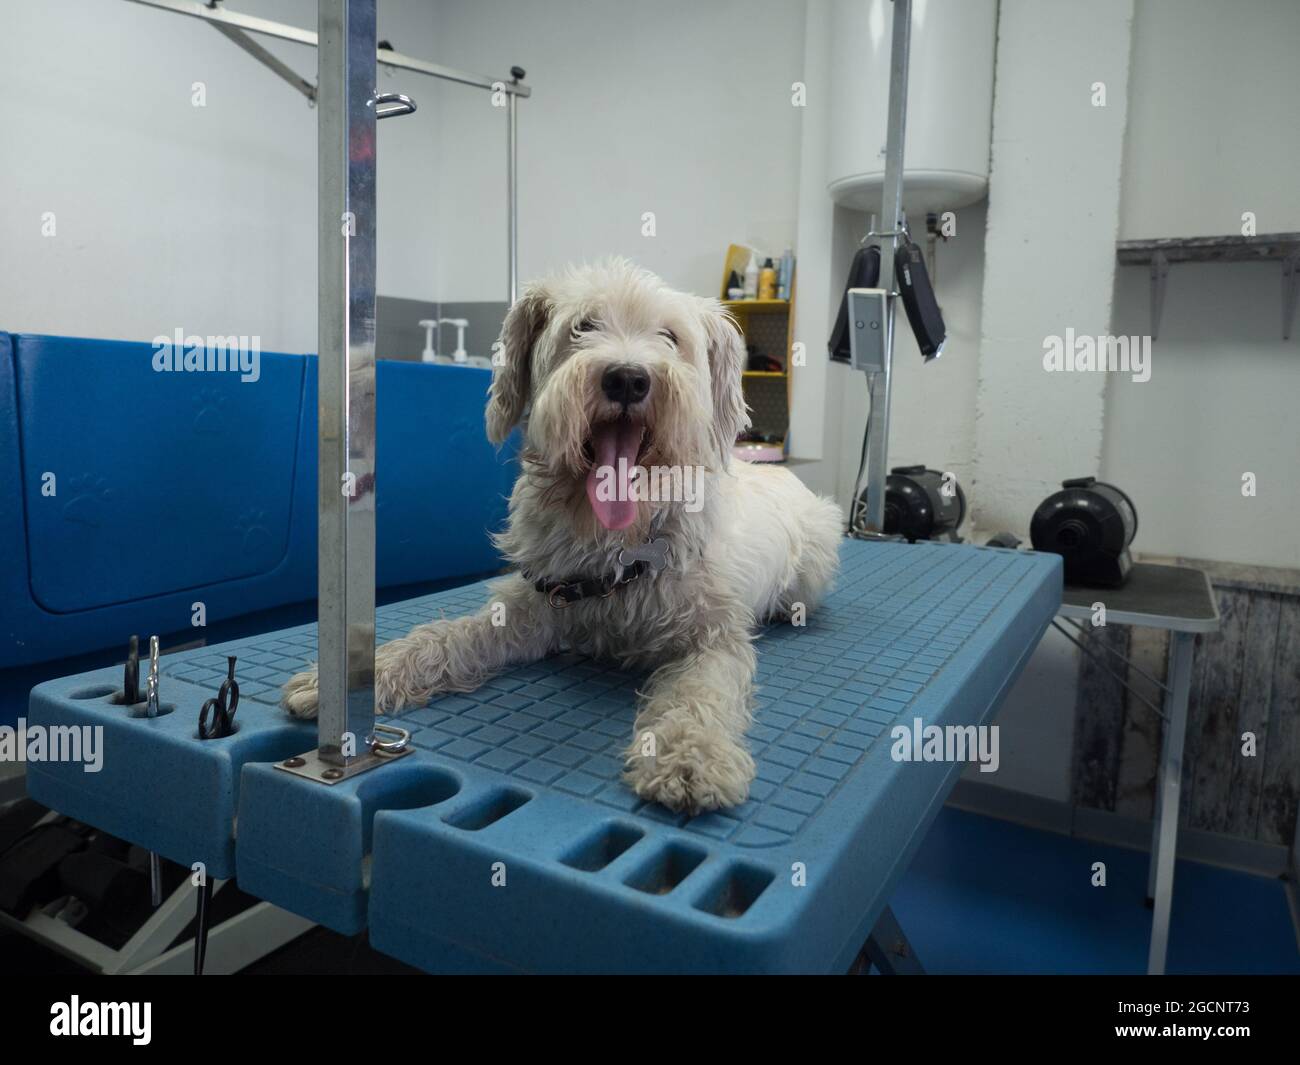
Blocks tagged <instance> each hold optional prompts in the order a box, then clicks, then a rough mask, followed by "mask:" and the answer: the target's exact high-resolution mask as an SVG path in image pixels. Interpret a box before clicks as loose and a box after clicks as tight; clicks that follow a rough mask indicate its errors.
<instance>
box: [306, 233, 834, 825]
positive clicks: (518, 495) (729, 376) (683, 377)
mask: <svg viewBox="0 0 1300 1065" xmlns="http://www.w3.org/2000/svg"><path fill="white" fill-rule="evenodd" d="M500 353H501V356H502V357H501V358H500V359H499V360H498V361H499V363H500V365H498V366H497V368H496V370H495V372H494V376H493V380H492V388H491V392H490V395H489V400H488V406H487V429H488V436H489V437H490V438H491V439H492V441H493V442H495V443H501V442H502V441H504V440H505V438H506V437H507V436H508V435H509V434H510V432H511V431H512V430H513V429H514V427H515V426H516V425H519V424H521V423H522V424H523V426H524V430H523V431H524V446H523V452H522V469H521V472H520V475H519V479H518V481H517V482H516V484H515V488H514V492H513V493H512V495H511V499H510V519H509V524H508V527H507V528H506V530H505V531H504V532H503V533H502V534H501V535H500V536H498V537H497V544H498V546H499V547H500V549H501V551H502V553H503V554H504V555H505V556H506V558H508V559H509V560H510V562H512V563H513V564H514V565H515V566H517V567H518V572H514V573H512V574H511V575H509V576H506V577H504V578H501V579H499V580H497V581H496V582H494V583H493V584H492V586H491V592H490V597H489V603H488V604H487V605H486V606H485V607H484V608H483V610H481V611H480V612H479V613H478V614H475V615H472V616H470V617H463V618H458V619H455V620H443V621H434V622H431V623H429V624H426V625H421V626H419V627H417V628H415V629H413V630H412V631H411V632H410V633H409V634H408V635H406V636H404V637H402V638H401V639H399V640H395V641H393V642H392V643H389V644H386V645H384V646H382V647H380V648H379V649H378V652H377V653H376V660H375V693H376V702H377V705H378V707H379V708H380V710H382V711H395V710H400V709H402V708H404V707H413V706H421V705H423V704H424V703H425V702H427V701H428V699H429V698H430V697H431V696H433V695H436V694H438V693H440V692H452V691H472V690H473V689H475V688H477V687H478V686H479V685H481V684H482V683H483V682H484V681H485V680H486V679H487V678H489V677H490V676H492V675H493V674H495V673H497V672H498V671H500V670H502V669H504V668H506V667H508V666H511V665H514V664H518V663H522V662H530V661H534V660H536V659H540V658H542V657H544V656H546V655H548V654H551V653H553V652H555V651H557V650H560V649H561V648H571V649H574V650H577V651H580V652H583V653H586V654H589V655H592V656H594V657H598V658H606V659H612V660H614V661H616V662H618V663H620V664H621V665H623V666H625V667H628V668H651V669H653V673H652V674H651V675H650V677H649V680H648V682H647V685H646V688H645V691H644V692H642V694H641V703H640V707H639V712H638V715H637V718H636V724H635V726H634V736H633V738H632V743H631V745H630V746H629V748H628V749H627V751H626V755H625V758H626V780H627V783H628V784H629V785H630V786H631V787H632V788H633V789H634V790H635V791H636V793H637V794H638V795H640V796H642V797H643V798H646V799H651V800H655V801H657V802H660V803H663V804H664V805H665V806H668V807H670V808H672V809H674V810H683V811H689V812H698V811H702V810H709V809H715V808H718V807H726V806H732V805H735V804H737V803H740V802H742V801H743V800H744V799H745V797H746V795H747V794H748V791H749V785H750V782H751V781H752V780H753V777H754V762H753V759H752V758H751V757H750V755H749V752H748V751H747V750H746V747H745V739H744V737H745V731H746V729H747V728H748V726H749V723H750V702H751V696H752V690H753V676H754V666H755V657H754V648H753V643H752V641H753V637H754V633H755V630H756V628H757V626H758V624H759V623H761V622H762V621H765V620H769V619H774V618H781V617H784V616H788V615H789V614H791V613H792V612H793V611H795V610H796V608H797V606H798V605H799V604H802V607H803V609H804V610H805V611H810V610H812V609H813V608H814V607H815V605H816V603H817V602H818V600H819V598H820V597H821V595H822V593H823V592H824V591H825V589H826V587H827V585H828V584H829V583H830V581H831V580H832V578H833V576H834V573H835V569H836V565H837V561H838V545H839V539H840V536H841V532H842V521H841V517H840V513H839V510H838V508H837V507H836V505H835V504H834V503H833V502H831V501H830V500H826V499H819V498H818V497H816V496H815V495H813V493H812V492H810V491H809V490H808V489H807V488H806V487H804V485H803V484H802V483H801V482H800V481H799V480H798V479H797V478H796V477H795V476H794V475H793V474H791V473H790V472H789V471H788V470H784V469H780V468H776V467H761V466H751V465H749V464H746V463H743V462H733V461H732V458H731V444H732V441H733V440H734V439H735V437H736V434H737V433H738V432H739V431H740V430H741V429H743V428H744V427H745V426H746V425H747V424H748V416H747V412H746V409H745V403H744V398H743V396H742V393H741V371H742V369H743V364H744V355H745V351H744V346H743V343H742V341H741V337H740V335H739V333H738V332H737V330H736V328H735V325H734V323H733V322H732V321H731V319H730V318H729V317H728V315H727V314H726V313H725V311H724V310H723V309H722V307H721V306H720V305H719V304H718V302H717V301H716V300H712V299H702V298H699V297H696V296H691V295H686V294H683V293H680V292H675V291H673V290H671V289H669V288H668V287H667V286H665V285H664V284H663V282H662V281H660V280H659V279H658V278H657V277H655V276H654V275H653V274H650V273H648V272H646V271H644V270H641V269H639V268H637V267H635V266H633V265H632V264H631V263H629V262H627V261H626V260H621V259H618V260H612V261H607V262H603V263H599V264H597V265H595V266H587V267H581V268H576V269H570V270H568V271H566V272H564V273H562V274H560V275H557V276H554V277H551V278H548V279H546V280H543V281H539V282H536V283H534V284H532V285H530V286H529V287H528V289H527V290H526V291H525V293H524V295H523V297H522V298H521V299H520V300H519V301H518V302H517V303H516V304H515V305H514V307H513V308H512V309H511V311H510V313H509V314H508V315H507V317H506V321H505V325H504V327H503V329H502V333H501V341H500ZM611 366H633V367H638V368H641V369H643V370H645V371H646V372H647V373H648V374H649V379H650V389H649V393H648V395H647V396H646V397H645V399H644V400H643V401H640V402H636V403H634V404H632V407H631V411H630V413H631V415H632V416H635V417H636V418H638V423H639V424H641V425H643V426H644V433H645V435H644V438H643V441H644V442H643V444H642V449H641V452H640V454H639V455H638V457H637V460H636V461H637V464H638V465H642V466H645V467H650V466H652V465H658V466H668V467H686V466H691V467H696V468H700V469H702V470H703V473H702V483H701V485H700V490H701V499H700V503H702V505H697V506H696V507H691V508H688V507H687V506H685V505H684V504H683V502H682V501H680V500H679V501H676V502H673V501H664V502H650V501H644V502H638V503H637V505H636V516H635V519H634V520H633V522H632V524H631V525H630V526H629V527H627V528H625V529H620V530H613V529H610V528H606V527H604V526H603V525H602V523H601V522H600V521H598V520H597V516H596V514H595V512H594V509H593V505H592V503H591V502H589V497H588V495H587V492H586V488H585V486H586V481H587V476H588V471H589V470H590V469H591V467H592V463H593V452H592V448H591V439H592V432H593V425H598V424H599V423H601V422H602V421H608V420H610V419H614V418H618V417H620V416H621V417H624V418H626V417H628V416H629V407H628V405H626V404H623V405H622V406H621V408H620V405H619V404H618V403H615V402H612V401H611V400H609V399H608V398H607V397H606V396H605V395H604V394H603V392H602V388H601V381H602V376H603V375H604V373H605V372H606V370H608V369H609V368H610V367H611ZM652 534H653V536H654V537H662V538H664V539H666V540H667V541H668V542H669V550H670V563H669V566H668V568H667V569H665V570H663V571H661V572H659V573H657V574H649V573H647V574H645V575H643V576H642V577H640V578H639V579H637V580H635V581H633V582H632V583H629V584H626V585H624V586H622V587H620V588H618V589H617V590H616V591H614V592H613V594H611V595H610V596H608V597H607V598H590V599H583V600H580V601H579V602H576V603H574V604H573V605H571V606H569V607H567V608H563V609H560V608H556V607H553V606H551V605H550V603H549V602H548V598H547V596H546V594H544V593H543V592H540V591H538V589H537V588H536V587H535V586H534V581H537V580H543V581H550V582H560V581H566V580H571V579H573V578H574V577H575V575H581V576H592V577H599V576H606V575H608V576H616V575H618V574H620V573H621V572H622V569H621V567H619V565H618V554H619V551H620V549H621V548H624V547H628V546H635V545H639V544H642V543H644V542H645V541H646V540H647V538H649V537H650V536H651V535H652ZM524 574H527V577H525V576H524ZM494 608H495V609H494ZM494 620H496V621H497V622H504V623H503V624H494V623H493V622H494ZM284 705H285V706H286V708H287V709H288V710H289V711H290V713H292V714H294V715H295V716H298V717H312V716H314V715H315V713H316V708H317V685H316V674H315V671H314V670H311V671H308V672H306V673H302V674H299V675H298V676H296V677H294V678H293V679H292V680H290V681H289V683H288V684H287V685H286V686H285V689H284Z"/></svg>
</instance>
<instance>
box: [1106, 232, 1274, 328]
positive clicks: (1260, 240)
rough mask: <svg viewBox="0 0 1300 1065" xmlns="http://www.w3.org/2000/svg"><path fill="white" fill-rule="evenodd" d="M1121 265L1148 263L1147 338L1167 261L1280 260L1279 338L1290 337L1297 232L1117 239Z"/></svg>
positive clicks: (1160, 306) (1155, 323)
mask: <svg viewBox="0 0 1300 1065" xmlns="http://www.w3.org/2000/svg"><path fill="white" fill-rule="evenodd" d="M1115 257H1116V258H1117V259H1118V260H1119V264H1120V265H1121V266H1145V265H1148V264H1149V265H1150V267H1151V339H1152V340H1155V338H1156V335H1157V334H1158V333H1159V331H1160V315H1161V312H1162V311H1163V310H1164V304H1165V282H1166V280H1167V279H1168V277H1169V266H1170V264H1171V263H1255V262H1280V263H1281V264H1282V339H1283V340H1290V339H1291V323H1292V322H1293V321H1294V320H1295V307H1296V295H1297V289H1298V288H1300V233H1263V234H1260V235H1259V236H1254V237H1169V238H1166V239H1162V240H1121V241H1120V242H1119V243H1118V244H1117V245H1116V248H1115Z"/></svg>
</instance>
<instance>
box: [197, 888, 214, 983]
mask: <svg viewBox="0 0 1300 1065" xmlns="http://www.w3.org/2000/svg"><path fill="white" fill-rule="evenodd" d="M195 897H196V898H197V900H198V901H197V904H196V905H195V909H194V918H195V920H194V975H195V976H202V975H203V959H204V957H205V955H206V954H207V952H208V913H209V911H210V910H211V909H212V881H211V880H208V879H207V878H206V877H204V880H203V883H202V884H200V885H199V889H198V891H197V892H196V894H195Z"/></svg>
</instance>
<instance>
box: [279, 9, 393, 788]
mask: <svg viewBox="0 0 1300 1065" xmlns="http://www.w3.org/2000/svg"><path fill="white" fill-rule="evenodd" d="M319 42H320V43H319V81H320V85H319V88H318V101H319V104H320V108H319V115H318V119H317V135H316V136H317V155H318V201H319V202H318V217H319V230H318V237H317V251H316V254H317V258H318V267H319V288H318V292H317V314H318V327H317V332H318V337H317V340H318V344H319V348H320V356H319V360H318V368H317V373H318V379H319V386H318V394H317V417H318V418H319V434H320V454H319V467H318V470H319V485H318V489H317V507H318V511H319V523H320V524H319V534H318V545H319V560H320V572H319V578H318V593H317V599H318V612H319V619H320V621H319V639H320V647H319V650H320V657H319V661H320V666H319V670H320V676H319V692H320V696H319V697H320V710H319V713H318V716H317V719H316V724H317V749H316V750H315V751H312V752H309V753H307V754H305V755H302V756H301V757H298V758H290V759H289V760H288V761H286V762H282V763H279V765H280V767H281V768H283V769H285V770H286V771H288V772H292V773H297V774H298V775H300V776H305V777H309V778H310V779H313V780H319V781H321V782H323V783H331V784H332V783H335V782H337V781H339V780H345V779H347V778H348V777H350V776H355V775H356V774H357V773H361V772H365V771H366V770H367V769H373V768H374V767H375V766H377V765H381V764H383V763H384V762H386V761H389V760H391V759H393V758H396V757H401V756H403V755H405V754H409V753H410V749H409V747H407V746H406V744H405V742H404V741H402V740H400V739H399V741H398V742H396V743H393V742H384V741H380V740H378V739H377V734H378V733H381V732H383V733H388V734H393V733H396V734H399V735H400V734H401V730H396V729H392V728H391V727H388V728H384V727H383V726H377V725H376V724H375V489H376V484H375V148H376V145H375V123H376V122H377V121H378V119H379V118H382V117H388V116H389V115H398V114H408V113H410V111H412V110H414V104H413V103H412V102H411V101H410V100H409V99H408V98H406V97H404V96H400V95H399V94H396V93H382V94H381V93H379V92H377V90H376V88H375V80H376V68H375V0H320V34H319Z"/></svg>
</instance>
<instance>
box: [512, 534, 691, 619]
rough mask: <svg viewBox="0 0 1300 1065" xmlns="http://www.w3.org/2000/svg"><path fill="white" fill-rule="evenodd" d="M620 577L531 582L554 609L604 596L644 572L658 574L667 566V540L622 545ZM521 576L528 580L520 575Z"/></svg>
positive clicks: (619, 562)
mask: <svg viewBox="0 0 1300 1065" xmlns="http://www.w3.org/2000/svg"><path fill="white" fill-rule="evenodd" d="M618 564H619V565H620V566H621V567H622V568H623V575H622V576H621V577H617V578H615V577H574V578H571V579H569V580H567V581H542V580H538V581H533V587H534V588H536V589H537V590H538V591H539V592H541V593H542V594H543V595H544V596H546V601H547V602H548V603H550V604H551V606H553V607H555V608H556V609H557V610H559V609H562V608H563V607H566V606H572V605H573V604H574V603H576V602H578V601H579V600H580V599H605V598H607V597H608V596H610V595H613V594H614V592H615V590H617V589H619V588H622V587H623V585H625V584H631V583H632V582H633V581H634V580H636V579H637V578H639V577H641V576H642V575H643V574H645V573H646V572H647V571H651V572H654V573H658V572H659V571H660V570H662V569H664V568H665V567H666V566H667V565H668V541H667V540H664V539H660V538H656V539H653V540H650V541H649V542H647V543H644V544H642V545H641V546H640V547H625V548H623V550H622V551H620V552H619V553H618ZM524 578H525V579H531V578H529V577H528V574H527V573H525V574H524Z"/></svg>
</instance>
